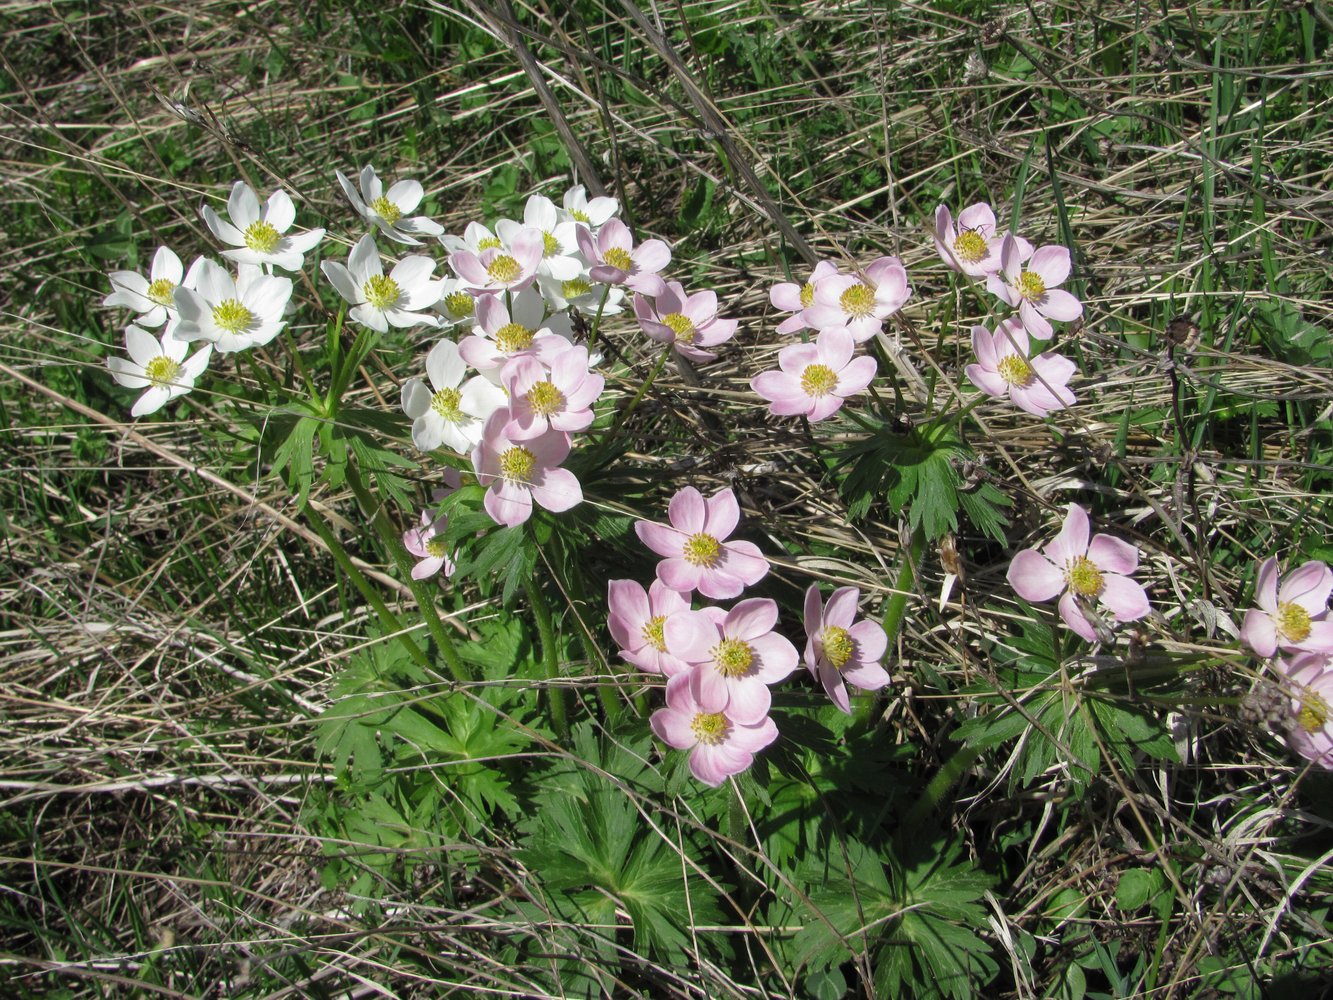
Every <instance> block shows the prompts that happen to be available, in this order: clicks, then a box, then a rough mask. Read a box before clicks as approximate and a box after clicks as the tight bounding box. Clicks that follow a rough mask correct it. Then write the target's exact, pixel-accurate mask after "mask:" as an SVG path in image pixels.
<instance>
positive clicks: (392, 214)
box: [370, 195, 403, 226]
mask: <svg viewBox="0 0 1333 1000" xmlns="http://www.w3.org/2000/svg"><path fill="white" fill-rule="evenodd" d="M370 210H371V211H372V212H374V213H375V214H376V215H378V216H379V217H380V218H381V219H383V220H384V221H385V222H387V223H388V224H389V225H391V226H392V225H393V224H394V223H395V222H397V221H398V220H399V219H401V218H402V217H403V210H402V209H401V208H399V207H398V206H397V205H395V204H394V203H393V202H391V201H390V200H389V199H388V198H386V197H384V195H380V196H379V197H378V198H376V199H375V200H374V201H372V202H371V203H370Z"/></svg>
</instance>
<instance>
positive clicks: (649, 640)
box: [606, 580, 690, 677]
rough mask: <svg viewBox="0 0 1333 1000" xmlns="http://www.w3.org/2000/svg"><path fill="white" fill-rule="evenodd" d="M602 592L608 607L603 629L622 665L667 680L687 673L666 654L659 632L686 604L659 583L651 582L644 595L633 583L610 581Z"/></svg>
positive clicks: (686, 667) (663, 636) (684, 666)
mask: <svg viewBox="0 0 1333 1000" xmlns="http://www.w3.org/2000/svg"><path fill="white" fill-rule="evenodd" d="M606 590H607V603H608V605H609V606H610V615H609V616H608V617H607V626H608V627H609V628H610V630H611V638H613V639H615V641H616V644H617V645H619V646H620V655H621V657H622V658H623V659H624V660H625V662H627V663H632V664H634V666H636V667H638V668H639V669H640V670H644V671H647V672H648V673H650V674H666V675H667V676H668V677H675V676H676V674H681V673H684V672H685V671H687V670H689V669H690V665H689V664H688V663H686V662H685V661H684V660H682V659H680V658H679V657H677V656H672V655H671V653H670V652H669V651H668V650H667V645H666V633H665V632H664V630H663V629H664V626H665V625H666V620H667V618H668V617H669V616H671V615H673V614H675V613H676V612H677V611H688V610H689V609H690V602H689V601H687V600H685V598H684V597H682V596H681V595H680V594H678V593H676V592H675V591H674V590H672V589H671V588H669V587H667V586H666V585H665V584H664V583H662V581H661V580H654V581H653V582H652V584H651V585H650V586H649V587H648V589H647V591H645V590H644V589H643V587H642V586H641V585H640V584H637V583H635V582H634V581H633V580H612V581H611V582H610V584H608V585H607V588H606Z"/></svg>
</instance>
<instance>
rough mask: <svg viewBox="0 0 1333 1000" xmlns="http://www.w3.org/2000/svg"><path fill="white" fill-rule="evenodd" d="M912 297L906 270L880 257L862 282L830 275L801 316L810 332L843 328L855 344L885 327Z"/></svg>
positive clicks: (899, 263)
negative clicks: (887, 320)
mask: <svg viewBox="0 0 1333 1000" xmlns="http://www.w3.org/2000/svg"><path fill="white" fill-rule="evenodd" d="M911 295H912V289H911V288H909V287H908V285H907V269H906V268H904V267H903V263H902V261H900V260H899V259H898V258H897V257H880V258H879V259H878V260H876V261H872V262H871V263H870V264H869V265H868V266H867V267H866V269H865V277H864V279H862V278H860V277H857V276H856V275H854V274H831V275H829V276H828V277H826V278H824V279H822V280H821V281H820V282H819V284H818V285H817V286H816V288H815V294H814V303H813V304H812V305H811V306H810V307H809V308H807V309H806V310H805V311H804V312H803V313H801V319H802V320H803V321H804V322H805V324H806V325H807V326H809V327H810V328H811V329H812V330H824V329H827V328H828V327H831V326H845V327H847V329H848V330H849V331H851V334H852V339H853V340H855V341H856V342H857V343H858V344H859V343H861V342H862V341H865V340H869V339H870V338H871V337H873V336H874V335H875V334H877V333H879V332H880V330H882V329H883V328H884V320H886V319H888V318H889V317H890V316H892V315H893V314H894V313H896V312H897V311H898V310H899V309H901V308H902V307H903V303H905V302H906V301H907V300H908V298H910V297H911Z"/></svg>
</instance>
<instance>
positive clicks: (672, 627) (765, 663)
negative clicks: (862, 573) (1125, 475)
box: [664, 597, 800, 726]
mask: <svg viewBox="0 0 1333 1000" xmlns="http://www.w3.org/2000/svg"><path fill="white" fill-rule="evenodd" d="M777 623H778V606H777V602H775V601H771V600H769V599H768V598H763V597H752V598H750V599H749V600H745V601H740V602H738V603H737V604H736V606H735V607H734V608H732V609H731V610H730V611H723V610H722V609H721V608H704V609H703V610H701V611H677V612H676V613H675V614H673V615H670V616H669V617H668V618H667V620H666V625H665V626H664V631H665V635H666V647H667V651H668V652H670V653H671V655H672V656H675V657H678V658H680V659H682V660H684V661H685V662H686V663H688V664H690V665H691V666H692V667H693V668H694V669H693V670H692V671H691V673H690V683H691V688H690V689H691V691H692V692H693V694H694V697H695V699H696V700H697V701H698V703H699V705H700V706H701V707H702V708H703V709H704V710H705V711H707V712H725V713H726V715H727V718H729V719H731V720H732V721H733V722H739V723H742V724H743V725H747V726H753V725H757V724H758V723H759V722H760V721H761V720H762V719H763V718H764V716H766V715H768V709H769V707H770V706H771V705H772V701H773V698H772V695H770V694H769V691H768V686H769V685H770V684H776V683H778V681H783V680H786V679H787V678H788V677H789V676H790V675H791V672H792V671H793V670H795V669H796V665H797V663H799V662H800V657H799V656H798V655H797V653H796V647H795V646H793V645H792V644H791V643H790V642H789V641H788V640H787V639H785V638H784V637H782V636H780V635H778V633H776V632H774V631H773V627H774V626H775V625H777Z"/></svg>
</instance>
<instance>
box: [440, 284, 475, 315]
mask: <svg viewBox="0 0 1333 1000" xmlns="http://www.w3.org/2000/svg"><path fill="white" fill-rule="evenodd" d="M475 307H476V300H475V299H473V298H472V296H471V295H469V294H468V293H467V292H464V291H462V290H461V289H460V290H459V291H456V292H450V293H449V294H448V295H446V296H445V297H444V308H446V309H448V310H449V311H450V312H451V313H453V314H454V315H455V316H471V315H472V311H473V309H474V308H475Z"/></svg>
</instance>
